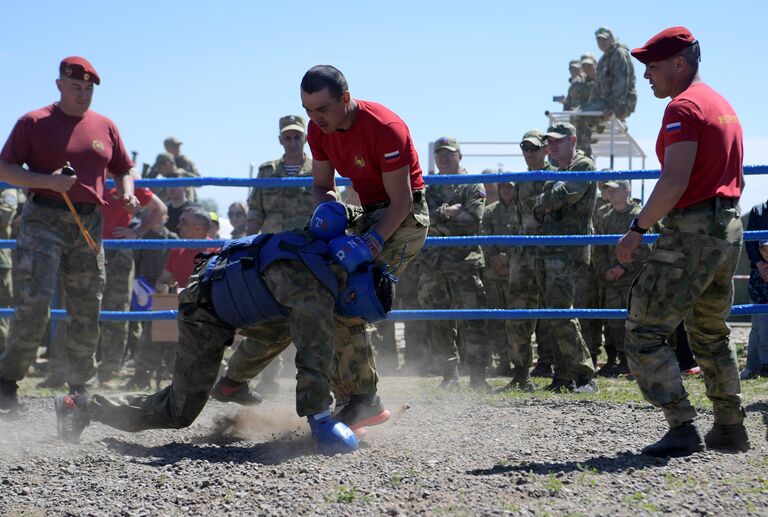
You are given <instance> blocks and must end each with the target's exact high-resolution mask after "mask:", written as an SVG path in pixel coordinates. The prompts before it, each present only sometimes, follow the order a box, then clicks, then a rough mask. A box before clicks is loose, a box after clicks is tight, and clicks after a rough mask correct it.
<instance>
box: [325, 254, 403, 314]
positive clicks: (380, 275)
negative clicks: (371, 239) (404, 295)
mask: <svg viewBox="0 0 768 517" xmlns="http://www.w3.org/2000/svg"><path fill="white" fill-rule="evenodd" d="M396 283H397V277H396V276H394V275H392V274H390V273H387V272H386V271H385V270H383V269H382V268H381V266H378V265H375V264H371V265H369V266H368V268H367V269H366V270H365V271H359V272H356V273H350V274H349V275H348V276H347V284H346V286H345V287H344V290H343V291H342V292H341V293H339V297H338V299H337V300H336V312H337V313H338V314H339V315H340V316H350V317H351V316H357V317H359V318H363V319H364V320H365V321H367V322H368V323H376V322H377V321H381V320H383V319H385V318H386V317H387V313H389V311H390V310H392V300H393V299H394V298H395V284H396Z"/></svg>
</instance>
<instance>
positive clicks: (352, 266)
mask: <svg viewBox="0 0 768 517" xmlns="http://www.w3.org/2000/svg"><path fill="white" fill-rule="evenodd" d="M328 248H329V249H330V252H331V258H332V259H333V261H334V262H336V263H337V264H338V265H340V266H342V267H343V268H344V269H345V270H346V271H347V273H354V272H355V271H357V270H358V269H360V267H361V266H365V265H366V264H369V263H371V262H373V253H371V248H370V247H369V246H368V243H366V242H365V241H364V240H363V239H361V238H360V237H358V236H357V235H344V236H342V237H336V238H335V239H333V240H332V241H331V242H329V243H328Z"/></svg>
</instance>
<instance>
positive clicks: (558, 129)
mask: <svg viewBox="0 0 768 517" xmlns="http://www.w3.org/2000/svg"><path fill="white" fill-rule="evenodd" d="M544 136H545V137H547V138H554V139H556V140H559V139H561V138H565V137H566V136H576V128H575V127H573V124H570V123H568V122H558V123H557V124H555V125H554V126H549V129H547V134H546V135H544Z"/></svg>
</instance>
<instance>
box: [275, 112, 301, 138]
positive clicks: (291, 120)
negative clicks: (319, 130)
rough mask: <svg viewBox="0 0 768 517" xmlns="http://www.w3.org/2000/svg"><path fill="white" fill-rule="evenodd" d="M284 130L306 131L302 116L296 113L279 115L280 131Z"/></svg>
mask: <svg viewBox="0 0 768 517" xmlns="http://www.w3.org/2000/svg"><path fill="white" fill-rule="evenodd" d="M284 131H301V132H302V133H306V132H307V124H306V123H305V122H304V118H303V117H300V116H298V115H286V116H284V117H280V133H281V134H282V133H283V132H284Z"/></svg>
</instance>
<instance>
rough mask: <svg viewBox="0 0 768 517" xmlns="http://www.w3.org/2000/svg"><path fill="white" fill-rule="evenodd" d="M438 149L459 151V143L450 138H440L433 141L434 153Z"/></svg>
mask: <svg viewBox="0 0 768 517" xmlns="http://www.w3.org/2000/svg"><path fill="white" fill-rule="evenodd" d="M438 149H448V150H449V151H461V146H460V145H459V141H458V140H456V139H455V138H453V137H452V136H441V137H440V138H438V139H437V140H435V152H437V150H438Z"/></svg>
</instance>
